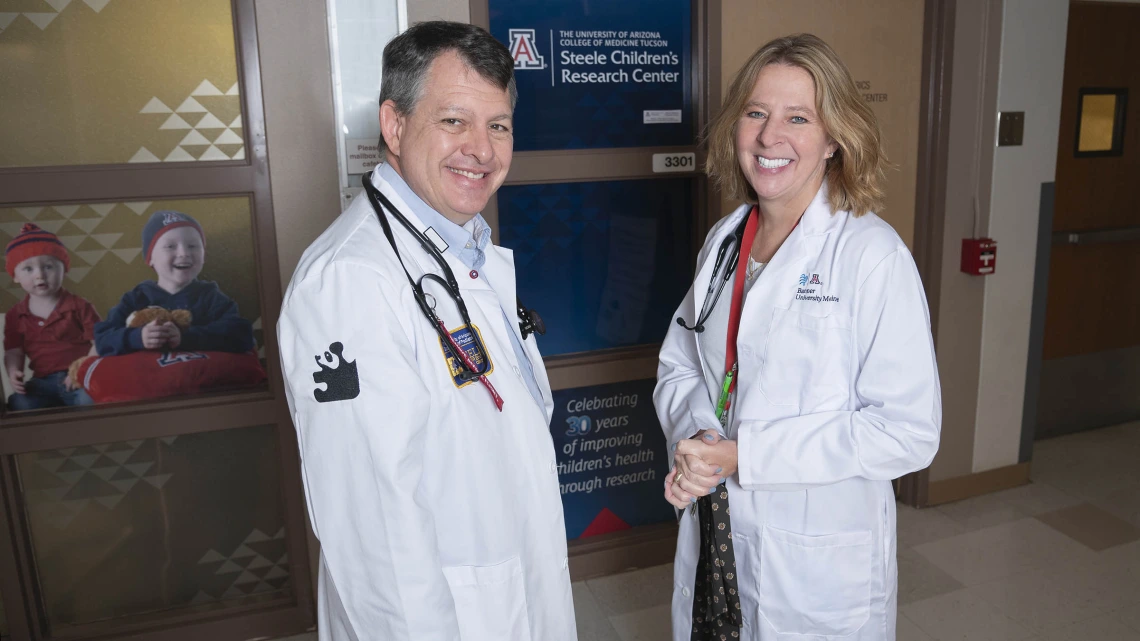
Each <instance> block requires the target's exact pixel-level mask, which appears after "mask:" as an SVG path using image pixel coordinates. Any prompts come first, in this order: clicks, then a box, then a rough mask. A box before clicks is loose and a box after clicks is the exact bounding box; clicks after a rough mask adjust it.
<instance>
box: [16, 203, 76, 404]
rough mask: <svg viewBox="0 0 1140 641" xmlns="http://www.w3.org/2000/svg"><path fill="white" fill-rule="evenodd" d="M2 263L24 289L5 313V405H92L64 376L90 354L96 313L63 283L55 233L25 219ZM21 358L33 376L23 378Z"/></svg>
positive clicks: (61, 249) (66, 263) (63, 257)
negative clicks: (8, 387)
mask: <svg viewBox="0 0 1140 641" xmlns="http://www.w3.org/2000/svg"><path fill="white" fill-rule="evenodd" d="M4 267H5V269H7V271H8V275H10V276H11V277H12V278H13V279H15V281H16V282H17V283H18V284H19V285H20V287H21V288H23V290H24V291H25V292H26V293H27V296H25V297H24V299H23V300H22V301H20V302H19V303H17V304H16V306H15V307H13V308H12V309H10V310H8V312H7V313H6V314H5V315H4V369H5V370H6V371H7V373H8V380H9V381H10V382H11V383H12V389H13V390H14V391H15V393H14V394H12V395H11V396H10V397H9V398H8V409H10V410H13V411H21V410H36V409H44V408H48V407H60V406H65V405H91V404H92V401H91V397H90V396H88V395H87V392H86V391H84V390H83V388H82V387H80V386H79V385H78V384H77V383H76V382H75V381H73V380H71V379H70V378H69V377H68V375H67V368H68V366H70V365H71V362H72V361H74V360H75V359H77V358H80V357H82V356H86V355H87V354H90V353H94V348H93V347H92V339H93V338H94V331H95V324H96V323H97V322H98V321H99V313H98V312H96V311H95V307H94V306H93V305H92V304H91V303H89V302H87V300H85V299H83V298H81V297H79V296H76V295H75V294H72V293H71V292H69V291H67V290H66V289H64V288H63V276H64V274H66V273H67V270H68V269H70V267H71V259H70V257H69V256H68V253H67V247H65V246H64V245H63V243H61V242H60V240H59V238H58V237H57V236H56V235H55V234H53V233H51V232H49V231H46V230H43V229H40V228H39V227H37V226H36V225H33V224H31V223H27V224H25V225H24V226H23V228H22V229H21V230H20V233H19V234H17V235H16V237H15V238H13V239H12V241H11V242H9V243H8V245H7V247H6V248H5V250H4ZM25 358H27V359H28V360H29V361H30V364H31V368H32V378H30V379H28V380H24V377H25V360H24V359H25Z"/></svg>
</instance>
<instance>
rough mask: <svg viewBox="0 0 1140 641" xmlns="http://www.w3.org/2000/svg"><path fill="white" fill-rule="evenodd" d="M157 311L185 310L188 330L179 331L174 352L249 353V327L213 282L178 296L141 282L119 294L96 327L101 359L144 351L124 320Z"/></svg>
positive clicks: (199, 282) (134, 330) (198, 284)
mask: <svg viewBox="0 0 1140 641" xmlns="http://www.w3.org/2000/svg"><path fill="white" fill-rule="evenodd" d="M147 307H162V308H164V309H169V310H171V311H173V310H176V309H185V310H189V312H190V316H191V320H190V327H188V328H186V329H185V330H183V331H182V342H181V344H180V345H179V346H178V351H182V352H192V351H203V352H205V351H217V352H248V351H250V350H252V349H253V346H254V341H253V325H251V324H250V322H249V321H247V320H246V319H244V318H242V317H241V316H239V315H238V306H237V303H235V302H234V301H233V300H232V299H231V298H230V297H229V296H226V295H225V294H223V293H222V290H220V289H218V285H217V283H214V282H212V281H208V280H195V281H194V282H192V283H190V284H189V285H187V286H186V287H184V288H183V289H182V290H181V291H179V292H178V293H177V294H171V293H169V292H167V291H166V290H164V289H162V288H161V287H159V286H158V283H156V282H154V281H149V280H148V281H145V282H143V283H141V284H139V286H138V287H135V288H134V289H132V290H131V291H129V292H127V293H126V294H123V299H122V300H120V301H119V304H118V305H115V306H114V307H112V308H111V311H110V313H108V314H107V320H105V321H102V322H99V323H96V324H95V348H96V349H97V350H98V351H99V355H100V356H111V355H118V354H130V353H131V352H138V351H142V350H143V343H142V328H140V327H127V326H126V325H127V317H128V316H130V315H131V314H132V313H134V312H137V311H138V310H140V309H146V308H147Z"/></svg>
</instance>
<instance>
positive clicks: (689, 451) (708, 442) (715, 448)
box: [665, 430, 736, 509]
mask: <svg viewBox="0 0 1140 641" xmlns="http://www.w3.org/2000/svg"><path fill="white" fill-rule="evenodd" d="M735 473H736V441H732V440H728V439H726V438H724V437H722V436H721V435H720V434H719V433H718V432H716V431H714V430H704V431H701V432H698V433H697V435H696V436H694V437H693V438H690V439H685V440H683V441H681V442H680V443H677V444H676V445H674V446H673V469H671V470H670V471H669V475H668V476H667V477H666V478H665V500H666V501H669V503H671V504H673V506H674V507H676V508H678V509H685V508H686V507H688V506H689V505H692V504H693V503H696V502H697V499H698V498H699V497H702V496H707V495H709V494H711V493H712V492H714V491H715V490H716V487H717V486H718V485H720V484H721V483H723V482H724V480H725V479H726V478H728V477H730V476H732V475H733V474H735Z"/></svg>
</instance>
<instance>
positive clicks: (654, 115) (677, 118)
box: [641, 109, 681, 125]
mask: <svg viewBox="0 0 1140 641" xmlns="http://www.w3.org/2000/svg"><path fill="white" fill-rule="evenodd" d="M678 122H681V110H680V109H646V110H644V111H642V112H641V124H643V125H656V124H662V123H665V124H671V123H678Z"/></svg>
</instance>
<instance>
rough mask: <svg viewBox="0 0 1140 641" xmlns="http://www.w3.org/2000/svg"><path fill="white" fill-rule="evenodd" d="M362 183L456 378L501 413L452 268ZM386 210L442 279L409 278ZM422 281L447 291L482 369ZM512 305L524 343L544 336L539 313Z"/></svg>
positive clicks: (387, 202)
mask: <svg viewBox="0 0 1140 641" xmlns="http://www.w3.org/2000/svg"><path fill="white" fill-rule="evenodd" d="M361 182H362V183H363V184H364V191H365V192H366V193H367V194H368V200H369V201H370V202H371V203H372V209H373V211H375V212H376V218H377V219H378V220H379V221H380V226H381V227H382V228H383V229H384V236H385V237H387V238H388V244H390V245H391V246H392V251H394V252H396V260H398V261H400V267H401V268H402V269H403V270H404V275H405V276H407V278H408V284H410V285H411V287H412V297H413V298H415V299H416V304H417V305H419V307H420V311H421V312H423V314H424V316H425V317H426V318H427V319H428V322H430V323H431V325H432V328H433V329H435V333H436V334H439V338H440V340H441V341H443V343H444V344H446V345H448V346H450V348H451V352H452V353H453V354H454V355H455V357H456V358H458V359H459V361H460V362H461V363H462V364H463V371H461V372H459V373H458V374H456V375H457V376H458V377H459V378H460V380H462V381H465V382H467V381H472V380H476V379H478V380H479V382H480V383H482V384H483V386H484V387H486V388H487V391H488V392H490V394H491V397H492V399H493V400H494V401H495V406H496V407H497V408H498V409H499V411H500V412H501V411H503V399H502V398H501V397H500V396H499V394H498V392H496V391H495V387H494V386H493V385H491V382H490V381H489V380H487V369H488V368H489V367H490V364H491V359H490V358H489V357H488V356H487V347H486V346H485V345H483V341H482V339H481V338H480V337H479V333H478V332H476V331H475V330H474V328H473V327H472V325H471V315H470V314H469V313H468V311H467V305H466V303H464V302H463V294H462V293H461V292H460V291H459V283H457V282H456V281H455V273H454V272H452V271H451V266H450V265H448V264H447V260H446V259H445V258H444V257H443V254H442V253H440V251H439V249H438V248H437V247H436V246H435V243H433V242H432V241H431V239H429V238H428V237H427V236H426V235H425V234H424V233H423V232H421V231H420V230H418V229H416V227H415V225H413V224H412V223H411V221H409V220H408V219H407V217H405V216H404V215H403V214H402V213H400V210H399V209H397V208H396V206H395V205H393V204H392V201H390V200H388V198H387V197H386V196H385V195H384V194H382V193H380V190H379V189H377V188H376V186H375V185H373V184H372V173H371V172H369V173H367V174H364V176H363V177H362V179H361ZM385 209H386V210H388V212H389V213H391V214H392V216H393V217H394V218H395V219H396V220H398V221H399V222H400V224H401V225H403V227H404V229H406V230H407V231H408V233H410V234H411V235H412V237H413V238H415V239H416V241H417V242H418V243H419V244H420V247H421V248H423V250H424V251H425V252H427V253H428V255H430V256H431V257H432V258H433V259H435V262H436V264H438V265H439V268H440V271H441V272H443V276H442V277H440V276H439V274H433V273H430V272H428V273H425V274H424V275H423V276H421V277H420V279H419V280H418V281H417V280H415V279H414V278H412V275H411V274H409V273H408V268H407V267H405V266H404V259H403V258H402V257H401V256H400V250H399V248H397V247H396V239H395V237H394V236H393V235H392V227H391V225H389V224H388V218H387V216H385V215H384V210H385ZM425 279H426V280H430V281H433V282H435V283H437V284H439V285H440V286H442V287H443V288H444V289H445V290H447V293H448V295H449V296H451V300H452V301H454V302H455V306H456V307H457V308H458V309H459V315H460V316H461V317H462V318H463V326H462V329H466V330H467V331H468V335H469V336H470V339H471V346H472V347H473V348H474V351H475V356H476V360H479V361H480V362H481V363H482V367H479V366H477V365H476V364H475V362H474V361H473V360H472V358H471V356H470V355H469V354H468V353H467V351H466V350H464V349H463V348H461V347H460V346H459V344H458V343H457V342H456V341H455V337H454V336H452V334H451V332H449V331H447V326H446V325H444V324H443V321H442V320H440V318H439V316H438V315H437V314H436V313H435V297H433V296H431V294H428V293H427V292H425V291H424V288H423V282H424V280H425ZM429 299H431V302H429ZM515 303H516V306H517V309H516V312H517V313H518V317H519V330H520V331H521V332H522V338H523V340H526V337H527V336H529V335H530V334H540V335H543V334H546V326H545V324H544V323H543V322H542V317H540V316H539V315H538V312H536V311H534V310H532V309H527V308H526V307H525V306H524V305H523V304H522V302H521V301H519V300H518V299H517V298H516V299H515Z"/></svg>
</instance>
